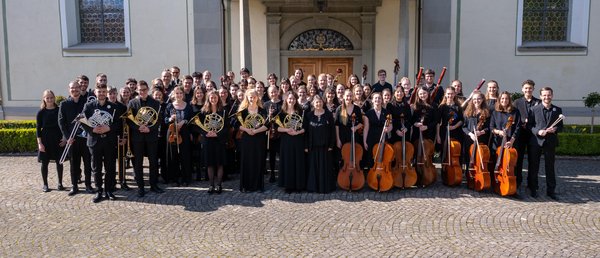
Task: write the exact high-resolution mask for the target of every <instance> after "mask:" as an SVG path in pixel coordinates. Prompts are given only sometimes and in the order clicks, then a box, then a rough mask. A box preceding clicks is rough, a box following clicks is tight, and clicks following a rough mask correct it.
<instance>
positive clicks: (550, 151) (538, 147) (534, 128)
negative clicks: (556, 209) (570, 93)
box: [527, 105, 563, 194]
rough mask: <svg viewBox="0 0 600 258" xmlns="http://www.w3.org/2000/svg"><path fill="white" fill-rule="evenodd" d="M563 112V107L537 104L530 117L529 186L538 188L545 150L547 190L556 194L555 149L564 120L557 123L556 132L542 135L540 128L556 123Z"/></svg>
mask: <svg viewBox="0 0 600 258" xmlns="http://www.w3.org/2000/svg"><path fill="white" fill-rule="evenodd" d="M561 114H562V109H561V108H559V107H557V106H554V105H551V106H550V108H548V109H546V108H545V107H544V105H537V106H535V107H533V108H532V109H531V113H530V116H529V118H528V123H529V127H530V128H531V132H532V134H533V136H532V137H531V139H530V140H529V148H530V152H529V153H530V155H531V156H530V157H529V174H528V176H527V186H528V187H529V189H531V190H532V191H535V190H537V188H538V171H539V170H540V157H541V155H542V151H543V152H544V165H545V168H546V186H547V189H546V192H547V193H548V194H554V189H555V188H556V175H555V171H554V160H555V149H556V147H557V146H558V135H557V133H558V132H560V131H561V130H562V127H563V122H562V121H561V122H560V123H558V125H556V132H555V133H548V134H546V135H545V136H540V135H539V134H538V133H539V131H540V130H545V129H546V128H548V127H549V126H550V125H552V123H554V122H555V121H556V120H557V119H558V117H559V115H561Z"/></svg>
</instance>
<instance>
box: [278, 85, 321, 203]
mask: <svg viewBox="0 0 600 258" xmlns="http://www.w3.org/2000/svg"><path fill="white" fill-rule="evenodd" d="M315 96H318V95H315ZM272 119H273V120H275V123H273V124H274V126H276V127H277V131H278V132H279V133H281V138H280V144H279V146H277V147H275V146H274V148H279V149H280V151H279V186H280V187H283V188H285V192H286V193H292V192H300V191H304V190H305V189H306V167H305V164H306V158H305V154H304V147H305V136H304V135H305V134H304V132H305V129H304V127H303V124H302V120H303V119H304V110H302V107H301V106H300V104H298V99H297V97H296V95H295V94H293V93H288V94H287V95H286V96H285V101H283V105H282V106H281V112H279V113H278V114H276V115H275V117H274V118H272Z"/></svg>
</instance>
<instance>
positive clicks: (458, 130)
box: [436, 87, 464, 185]
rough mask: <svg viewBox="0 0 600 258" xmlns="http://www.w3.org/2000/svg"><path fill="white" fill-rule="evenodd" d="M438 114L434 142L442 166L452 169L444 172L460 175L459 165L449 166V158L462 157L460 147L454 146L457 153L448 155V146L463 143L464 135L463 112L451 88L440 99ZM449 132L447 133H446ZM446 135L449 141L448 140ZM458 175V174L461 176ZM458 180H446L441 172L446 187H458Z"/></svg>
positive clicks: (445, 174) (444, 174)
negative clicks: (438, 150)
mask: <svg viewBox="0 0 600 258" xmlns="http://www.w3.org/2000/svg"><path fill="white" fill-rule="evenodd" d="M438 114H439V116H440V123H439V124H438V130H437V136H436V141H437V144H441V147H442V152H441V153H442V163H444V165H446V163H447V165H449V166H450V165H451V166H452V167H454V168H448V169H444V170H445V171H448V170H450V171H456V170H457V169H458V170H460V171H459V172H461V173H462V169H461V168H460V167H461V164H462V163H460V162H459V163H458V164H451V159H452V157H451V156H454V155H457V156H461V157H463V156H464V155H461V153H462V149H461V147H462V146H458V145H457V146H456V147H455V148H457V149H458V151H457V153H449V152H450V151H451V149H452V148H449V146H448V144H452V141H457V142H458V143H462V142H463V138H464V133H463V131H462V125H463V123H464V122H463V120H464V117H463V110H462V108H461V106H460V103H459V100H458V96H457V95H456V90H455V89H454V88H453V87H448V88H446V90H445V93H444V98H443V99H442V103H441V104H440V106H439V109H438ZM448 132H449V133H448ZM448 135H449V137H450V139H448ZM461 173H459V174H461ZM455 178H458V180H457V181H458V182H454V180H448V179H451V178H447V173H444V172H442V179H444V180H443V181H444V182H445V183H447V185H460V183H461V182H460V181H461V180H460V178H459V177H455Z"/></svg>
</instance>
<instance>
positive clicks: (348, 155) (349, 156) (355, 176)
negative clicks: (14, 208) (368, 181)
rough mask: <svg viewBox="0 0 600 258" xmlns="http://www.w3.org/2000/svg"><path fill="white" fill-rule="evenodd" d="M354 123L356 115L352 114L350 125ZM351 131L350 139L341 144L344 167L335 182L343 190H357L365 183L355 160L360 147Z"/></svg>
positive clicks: (358, 157)
mask: <svg viewBox="0 0 600 258" xmlns="http://www.w3.org/2000/svg"><path fill="white" fill-rule="evenodd" d="M355 124H356V115H355V114H352V126H355ZM354 138H355V137H354V133H352V140H351V141H350V142H349V143H345V144H344V146H342V158H343V159H344V167H342V168H341V169H340V172H339V173H338V178H337V182H338V185H339V186H340V188H342V189H344V190H348V191H349V192H351V191H357V190H360V189H362V188H363V187H364V185H365V174H364V173H363V172H362V170H361V169H360V166H359V165H358V162H357V160H359V159H360V158H361V157H362V154H363V153H362V147H361V146H360V144H358V143H356V141H355V139H354Z"/></svg>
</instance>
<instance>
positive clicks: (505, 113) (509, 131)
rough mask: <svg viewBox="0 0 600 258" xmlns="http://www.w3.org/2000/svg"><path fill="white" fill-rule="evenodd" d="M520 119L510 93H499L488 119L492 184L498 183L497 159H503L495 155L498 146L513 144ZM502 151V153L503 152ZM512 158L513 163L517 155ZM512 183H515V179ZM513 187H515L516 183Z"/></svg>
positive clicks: (512, 173)
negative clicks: (492, 174) (490, 134)
mask: <svg viewBox="0 0 600 258" xmlns="http://www.w3.org/2000/svg"><path fill="white" fill-rule="evenodd" d="M520 120H521V118H520V114H519V111H518V110H517V109H516V108H514V107H513V105H512V99H511V97H510V93H509V92H508V91H504V92H502V93H500V95H499V97H498V101H497V102H496V106H495V108H494V111H493V112H492V115H491V119H490V132H491V133H492V140H491V147H492V148H491V149H490V161H491V162H490V169H489V170H490V172H494V177H492V185H494V184H497V183H499V182H498V180H496V178H497V177H498V176H499V175H497V174H496V172H498V171H497V167H498V165H499V163H500V162H499V161H502V160H503V157H497V155H496V152H497V151H498V150H499V149H500V148H504V151H507V149H509V148H513V146H514V145H515V140H516V139H517V137H518V135H519V132H520V126H519V123H518V121H520ZM507 124H510V127H509V128H506V126H507ZM503 139H504V140H503ZM504 151H503V152H502V153H504ZM514 158H515V159H514V161H511V162H513V163H514V162H516V158H517V157H514ZM506 165H509V164H506ZM513 167H514V166H513ZM510 173H511V175H514V169H510ZM514 183H515V184H516V181H515V182H514ZM513 187H516V185H515V186H513ZM515 189H516V188H515ZM515 197H517V198H520V196H519V195H518V193H515Z"/></svg>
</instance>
